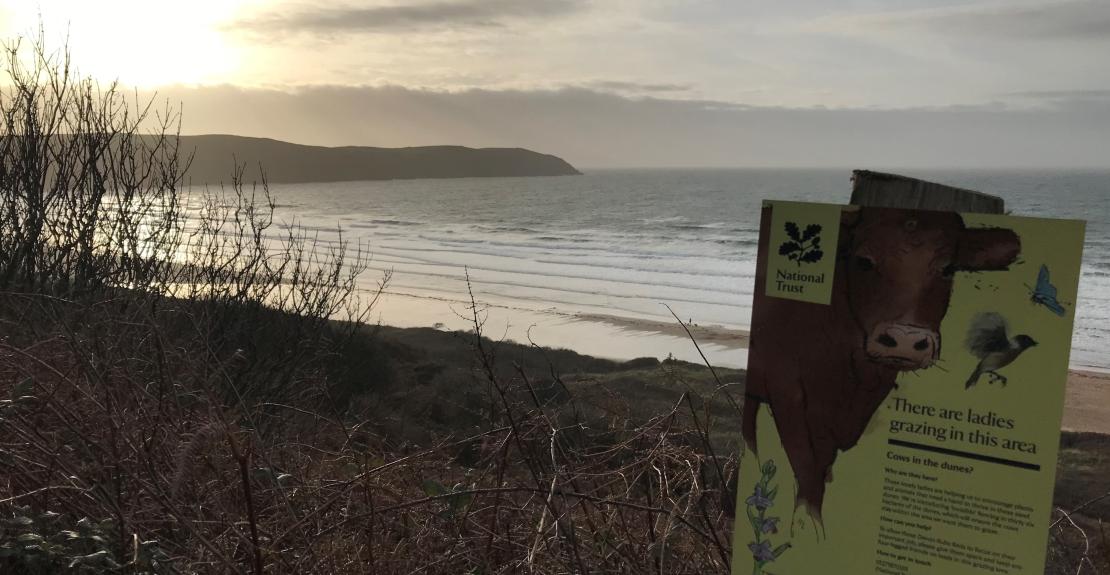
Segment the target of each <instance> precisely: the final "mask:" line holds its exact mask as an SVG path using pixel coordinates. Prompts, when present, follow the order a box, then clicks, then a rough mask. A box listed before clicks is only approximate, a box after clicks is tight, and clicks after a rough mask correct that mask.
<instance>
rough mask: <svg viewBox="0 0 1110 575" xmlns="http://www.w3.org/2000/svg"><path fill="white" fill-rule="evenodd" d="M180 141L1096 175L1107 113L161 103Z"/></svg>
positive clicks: (404, 95) (562, 103)
mask: <svg viewBox="0 0 1110 575" xmlns="http://www.w3.org/2000/svg"><path fill="white" fill-rule="evenodd" d="M161 98H169V99H170V100H171V101H173V102H177V101H181V102H183V103H184V123H183V132H184V133H190V134H200V133H232V134H241V135H248V136H262V137H270V138H276V139H280V140H287V141H293V142H300V143H305V144H318V145H329V146H338V145H371V146H419V145H431V144H461V145H468V146H479V147H481V146H495V147H518V146H519V147H525V148H530V149H533V150H537V151H540V152H545V153H551V154H556V155H559V156H561V157H563V158H565V159H567V160H568V161H570V162H571V163H573V164H575V165H576V166H580V167H587V168H588V167H591V166H593V167H598V166H626V167H630V166H655V167H677V166H690V167H744V166H754V167H774V166H781V167H838V168H851V167H860V168H871V169H883V168H890V169H894V168H917V167H921V168H928V167H942V168H975V167H1023V168H1034V167H1101V168H1108V167H1110V165H1108V164H1107V158H1106V155H1105V153H1104V152H1105V150H1107V149H1110V131H1108V130H1105V129H1104V127H1105V126H1107V125H1110V99H1104V100H1075V101H1068V100H1060V101H1051V102H1048V103H1047V104H1046V105H1043V106H1037V107H1025V108H1007V107H1006V106H1003V105H998V104H993V105H986V106H960V107H940V108H904V109H870V108H866V109H864V108H786V107H782V108H776V107H760V106H742V105H737V104H733V103H729V102H714V101H690V100H677V99H667V98H653V97H640V98H633V97H627V96H621V95H617V94H612V93H604V92H600V91H596V90H589V89H583V88H576V89H563V90H537V91H523V90H519V91H514V90H505V91H495V90H469V91H461V92H440V91H431V90H413V89H408V88H401V87H341V86H309V87H302V88H300V89H298V90H296V91H293V92H286V91H280V90H262V89H244V88H235V87H231V86H217V87H194V88H176V89H173V88H171V89H164V90H163V91H161V93H160V96H159V99H161Z"/></svg>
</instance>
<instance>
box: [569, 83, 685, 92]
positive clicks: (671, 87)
mask: <svg viewBox="0 0 1110 575" xmlns="http://www.w3.org/2000/svg"><path fill="white" fill-rule="evenodd" d="M584 86H585V87H587V88H593V89H596V90H598V91H601V92H614V93H618V94H673V93H676V92H689V91H690V90H692V89H693V85H691V84H667V83H645V82H630V81H623V80H595V81H593V82H586V83H585V84H584Z"/></svg>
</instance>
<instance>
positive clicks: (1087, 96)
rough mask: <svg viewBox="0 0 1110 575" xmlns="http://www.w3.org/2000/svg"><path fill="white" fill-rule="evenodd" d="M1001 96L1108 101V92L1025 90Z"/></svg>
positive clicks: (1109, 91) (1096, 90) (1093, 90)
mask: <svg viewBox="0 0 1110 575" xmlns="http://www.w3.org/2000/svg"><path fill="white" fill-rule="evenodd" d="M1002 95H1003V96H1012V97H1016V98H1029V99H1032V100H1110V90H1098V89H1092V90H1026V91H1023V92H1007V93H1005V94H1002Z"/></svg>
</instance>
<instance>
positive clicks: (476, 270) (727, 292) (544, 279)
mask: <svg viewBox="0 0 1110 575" xmlns="http://www.w3.org/2000/svg"><path fill="white" fill-rule="evenodd" d="M421 265H428V266H429V267H433V268H437V267H441V268H442V267H446V268H454V269H455V270H458V271H455V272H432V271H421V270H415V269H412V268H400V267H392V268H390V269H393V270H394V273H395V274H396V273H406V274H416V275H424V276H429V277H440V278H455V279H457V278H461V277H463V274H462V272H461V270H460V268H461V266H459V265H457V264H455V265H451V264H421ZM371 266H373V264H371ZM468 268H469V270H470V273H471V274H472V275H475V274H480V273H481V272H492V273H500V274H515V275H520V276H524V277H528V278H535V279H534V281H533V282H532V283H529V282H525V281H515V282H507V281H501V282H496V283H503V284H505V285H516V286H519V287H533V288H537V289H549V290H554V291H574V292H579V293H598V294H600V295H607V296H612V297H636V298H644V297H655V296H648V295H646V294H638V295H634V296H624V295H621V294H620V293H618V292H608V291H605V292H601V291H596V292H595V291H594V290H581V289H573V288H567V287H558V288H556V287H552V284H551V282H550V281H549V280H550V279H551V278H557V279H562V280H567V281H572V282H573V281H593V282H599V283H603V284H614V285H626V286H627V285H633V286H638V287H643V286H644V283H643V282H638V281H629V280H622V279H616V278H612V277H605V276H599V275H584V274H573V273H564V274H559V273H543V272H535V271H528V272H522V271H519V270H513V269H505V268H496V267H485V266H483V267H471V266H468ZM371 269H377V268H376V267H372V268H371ZM385 269H386V268H381V269H380V271H385ZM745 283H748V282H738V284H740V285H738V286H737V288H736V289H714V288H708V287H704V285H701V284H696V285H692V284H685V283H677V282H665V281H662V282H653V283H652V284H651V287H653V288H670V289H678V290H688V291H691V292H701V293H713V294H719V295H723V296H728V297H735V296H736V295H737V294H740V295H743V294H745V293H747V292H745V291H744V290H743V289H742V286H743V285H744V284H745ZM705 301H709V300H705ZM713 301H719V300H713Z"/></svg>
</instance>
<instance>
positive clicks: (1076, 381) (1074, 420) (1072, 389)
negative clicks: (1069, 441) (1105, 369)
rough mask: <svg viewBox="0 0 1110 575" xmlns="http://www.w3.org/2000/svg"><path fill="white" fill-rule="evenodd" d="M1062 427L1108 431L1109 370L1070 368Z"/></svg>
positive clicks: (1108, 432) (1109, 419)
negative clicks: (1077, 369)
mask: <svg viewBox="0 0 1110 575" xmlns="http://www.w3.org/2000/svg"><path fill="white" fill-rule="evenodd" d="M1063 427H1064V429H1066V430H1069V431H1092V432H1095V433H1103V434H1110V373H1101V372H1093V371H1076V370H1072V371H1071V372H1070V374H1069V375H1068V392H1067V396H1066V397H1065V398H1064V423H1063Z"/></svg>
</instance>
